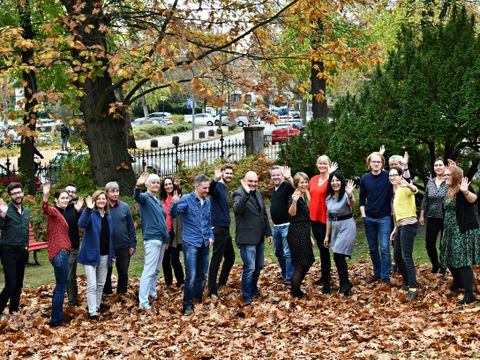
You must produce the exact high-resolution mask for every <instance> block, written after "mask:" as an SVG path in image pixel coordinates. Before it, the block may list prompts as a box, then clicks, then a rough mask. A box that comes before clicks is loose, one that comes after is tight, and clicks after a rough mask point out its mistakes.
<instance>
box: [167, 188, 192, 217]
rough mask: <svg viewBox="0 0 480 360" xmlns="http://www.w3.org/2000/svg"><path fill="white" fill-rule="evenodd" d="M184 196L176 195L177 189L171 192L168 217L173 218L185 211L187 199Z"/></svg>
mask: <svg viewBox="0 0 480 360" xmlns="http://www.w3.org/2000/svg"><path fill="white" fill-rule="evenodd" d="M185 199H186V198H185V197H181V195H178V193H177V191H174V192H173V197H172V202H171V204H170V217H171V218H175V217H177V215H178V214H180V213H186V212H187V208H188V206H187V201H186V200H185Z"/></svg>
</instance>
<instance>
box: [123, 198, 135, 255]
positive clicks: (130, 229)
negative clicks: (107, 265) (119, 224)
mask: <svg viewBox="0 0 480 360" xmlns="http://www.w3.org/2000/svg"><path fill="white" fill-rule="evenodd" d="M125 211H126V212H127V232H128V238H129V239H130V249H129V252H130V255H133V254H134V253H135V251H136V249H137V232H136V231H135V223H134V222H133V216H132V212H131V211H130V208H129V207H128V205H127V204H125ZM132 252H133V253H132Z"/></svg>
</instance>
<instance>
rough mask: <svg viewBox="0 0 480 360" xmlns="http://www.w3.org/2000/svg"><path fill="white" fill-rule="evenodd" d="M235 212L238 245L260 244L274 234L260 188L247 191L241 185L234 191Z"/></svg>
mask: <svg viewBox="0 0 480 360" xmlns="http://www.w3.org/2000/svg"><path fill="white" fill-rule="evenodd" d="M255 198H256V199H255ZM233 213H234V214H235V229H236V231H235V242H236V243H237V244H238V245H258V244H260V243H261V242H262V241H264V240H265V236H271V235H272V230H271V229H270V223H269V222H268V215H267V211H266V209H265V203H264V202H263V198H262V195H261V194H260V192H259V191H258V190H256V191H255V192H254V193H252V192H249V193H246V192H245V190H244V189H243V187H242V186H240V187H239V188H238V189H237V190H236V191H235V192H234V193H233Z"/></svg>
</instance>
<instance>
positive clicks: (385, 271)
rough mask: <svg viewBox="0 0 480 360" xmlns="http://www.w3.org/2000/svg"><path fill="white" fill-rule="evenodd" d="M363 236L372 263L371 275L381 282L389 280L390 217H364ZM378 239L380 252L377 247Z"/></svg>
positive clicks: (390, 268)
mask: <svg viewBox="0 0 480 360" xmlns="http://www.w3.org/2000/svg"><path fill="white" fill-rule="evenodd" d="M363 224H364V226H365V236H366V237H367V241H368V247H369V250H370V257H371V258H372V263H373V273H374V274H375V275H377V276H378V277H379V278H381V279H382V280H385V281H388V280H390V272H391V270H392V263H391V261H392V259H391V255H390V234H391V232H392V217H391V216H385V217H383V218H378V219H377V218H371V217H368V216H366V217H364V218H363ZM379 239H380V251H379V250H378V247H379Z"/></svg>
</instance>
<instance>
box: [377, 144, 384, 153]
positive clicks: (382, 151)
mask: <svg viewBox="0 0 480 360" xmlns="http://www.w3.org/2000/svg"><path fill="white" fill-rule="evenodd" d="M378 153H379V154H380V155H383V154H385V145H381V146H380V149H378Z"/></svg>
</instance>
